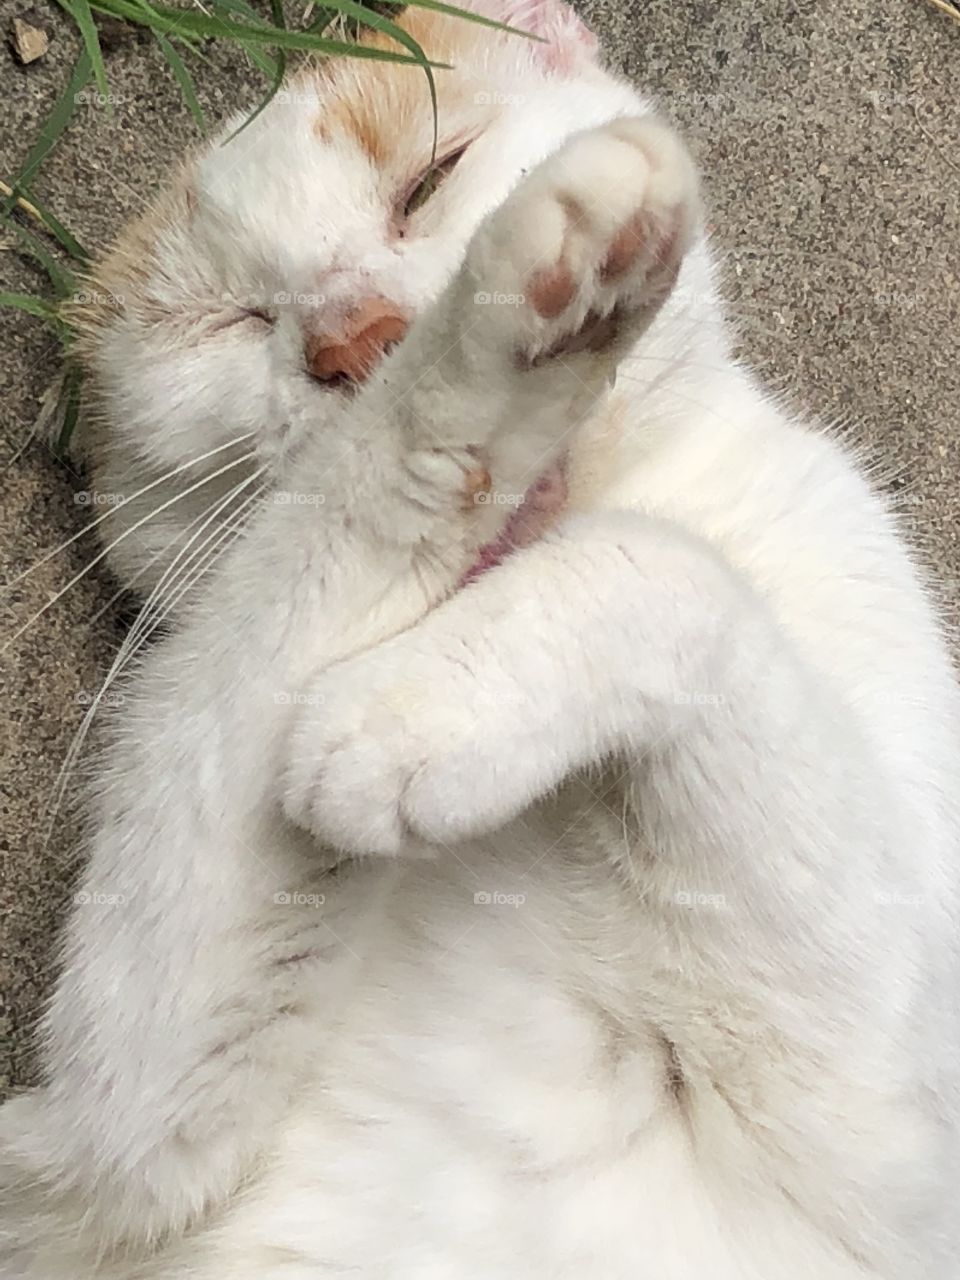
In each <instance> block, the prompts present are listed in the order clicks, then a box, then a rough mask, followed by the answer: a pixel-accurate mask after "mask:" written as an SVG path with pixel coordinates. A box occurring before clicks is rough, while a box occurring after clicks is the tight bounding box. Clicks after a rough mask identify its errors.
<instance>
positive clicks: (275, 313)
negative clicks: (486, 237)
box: [79, 0, 637, 589]
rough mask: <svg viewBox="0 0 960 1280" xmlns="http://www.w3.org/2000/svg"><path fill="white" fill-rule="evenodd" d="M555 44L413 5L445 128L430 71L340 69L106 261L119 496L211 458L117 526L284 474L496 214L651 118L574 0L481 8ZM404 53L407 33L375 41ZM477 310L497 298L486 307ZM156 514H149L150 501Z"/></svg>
mask: <svg viewBox="0 0 960 1280" xmlns="http://www.w3.org/2000/svg"><path fill="white" fill-rule="evenodd" d="M474 7H475V8H477V9H478V10H480V11H482V12H483V13H484V14H485V15H486V16H489V17H493V18H495V19H497V20H499V21H505V22H508V23H512V24H514V25H517V26H520V27H523V28H524V29H526V30H531V31H534V32H536V33H538V34H539V35H540V36H541V41H539V42H535V41H531V40H526V39H523V38H521V37H517V36H508V35H504V34H501V33H498V32H495V31H491V30H490V29H488V28H483V27H480V26H479V25H477V24H473V23H468V22H466V21H463V20H461V19H455V18H449V17H444V16H441V15H438V14H436V13H431V12H429V11H426V10H418V9H409V10H407V11H406V14H405V15H404V17H403V19H402V24H403V25H404V26H405V27H406V29H407V30H408V31H409V32H410V33H411V34H412V35H414V36H415V37H416V39H417V40H419V41H420V43H421V44H422V46H423V48H424V49H425V51H426V52H427V54H428V56H430V57H431V58H432V59H433V60H434V61H436V62H448V63H450V64H452V67H453V70H449V71H444V70H438V71H436V73H435V76H436V83H437V92H438V114H439V123H438V129H439V135H438V139H437V150H436V158H437V162H438V167H436V168H434V170H433V171H431V150H432V145H433V114H432V109H431V100H430V94H429V90H428V85H427V81H426V78H425V76H424V74H423V72H422V70H420V69H419V68H416V67H407V66H391V65H389V64H382V63H372V62H363V61H359V60H352V59H350V60H347V59H344V60H340V61H337V62H335V63H328V64H327V65H326V66H325V67H324V68H322V69H320V70H313V71H310V72H308V73H304V74H301V75H300V76H298V77H297V78H296V79H294V80H293V81H291V82H290V83H289V84H288V85H287V86H286V87H285V89H284V90H283V91H282V92H281V93H280V94H279V95H278V96H277V98H276V99H275V100H274V102H273V103H272V104H271V105H270V106H269V107H268V108H267V109H266V110H265V111H264V112H263V113H262V114H261V115H260V116H259V117H258V118H257V119H256V120H255V121H254V122H253V123H252V124H251V125H250V126H249V127H248V128H247V129H245V130H244V131H243V132H241V133H240V134H239V135H238V136H236V137H235V138H233V139H232V140H231V141H229V142H227V143H226V145H222V143H223V139H225V138H227V137H229V135H230V134H231V133H232V132H233V130H234V129H235V128H236V127H237V125H238V124H239V123H240V121H239V120H235V121H232V122H230V123H229V124H228V125H227V126H226V128H225V129H224V131H223V133H222V134H221V135H220V137H219V138H218V139H217V140H216V141H214V142H213V143H211V144H210V145H209V146H208V147H206V149H205V150H203V151H202V152H201V153H199V154H198V155H197V156H196V157H195V158H193V159H191V160H190V161H189V162H188V163H187V164H186V165H185V166H184V167H183V169H182V171H181V173H180V174H179V175H178V176H177V178H176V180H175V182H174V184H173V187H172V189H171V190H170V191H169V192H168V193H166V194H165V195H164V196H163V197H162V198H161V200H160V201H159V202H158V203H157V205H156V206H155V207H154V209H153V210H152V211H151V212H150V213H148V215H147V216H146V217H145V218H144V219H143V220H141V221H140V222H138V223H136V224H134V225H133V226H132V227H130V228H128V229H127V231H126V232H125V233H124V234H123V235H122V236H121V238H120V240H119V242H118V244H117V245H116V246H115V248H114V249H113V250H112V251H111V253H110V254H109V255H108V256H107V258H106V259H105V261H104V262H103V263H102V265H101V267H100V268H99V271H98V274H97V277H96V279H95V281H94V282H93V284H92V285H91V288H90V290H89V292H88V297H89V298H91V299H92V301H89V302H87V303H86V304H85V305H84V307H83V308H82V314H81V315H80V317H79V319H80V323H81V327H82V328H83V330H84V332H85V337H84V339H83V341H82V343H81V350H82V352H83V354H84V356H85V359H86V361H87V363H88V365H89V367H90V369H91V372H92V385H93V388H94V393H95V396H96V401H97V406H98V410H99V412H98V414H97V418H98V422H97V423H96V424H92V425H90V426H89V427H88V428H87V435H86V445H85V451H86V456H87V459H88V461H89V462H90V464H91V467H92V469H93V472H94V479H95V481H96V483H97V485H98V487H99V488H100V489H101V490H108V491H111V492H114V493H116V494H117V500H118V501H119V500H120V499H122V498H123V497H128V496H129V495H130V494H131V493H133V492H135V491H136V490H137V489H138V488H140V487H142V486H143V485H145V484H148V483H151V482H152V481H153V480H154V479H156V478H159V477H160V476H162V475H164V474H165V473H167V472H169V471H171V470H172V469H173V468H175V467H178V466H180V465H182V464H186V463H188V462H189V461H190V460H191V459H193V458H198V457H200V456H201V455H205V454H211V456H210V458H209V459H208V461H207V462H205V463H201V464H199V465H198V466H197V467H196V468H189V469H187V470H185V471H182V472H180V473H179V474H178V475H176V476H175V477H172V478H171V480H170V481H169V483H162V484H159V485H158V486H157V487H156V488H155V489H152V490H151V491H150V493H149V494H148V495H145V498H144V499H143V500H142V501H134V502H131V503H130V504H129V506H128V507H126V508H124V509H123V511H122V512H120V513H118V516H117V523H115V524H114V526H113V528H114V531H115V532H116V531H117V525H118V524H120V525H123V524H126V525H128V526H129V524H130V523H132V522H133V521H134V520H136V519H140V518H141V517H142V516H143V515H144V513H145V511H147V510H148V509H150V508H152V507H156V506H159V505H160V504H161V502H165V501H166V499H167V498H168V497H169V496H170V494H172V493H174V492H181V491H182V490H183V489H184V488H185V487H186V485H187V483H188V482H189V483H190V484H193V483H194V482H195V481H196V480H197V479H198V478H199V477H201V476H203V475H204V474H208V473H209V472H211V471H212V470H214V469H216V468H217V467H218V466H221V465H223V460H224V459H225V458H226V459H230V458H231V457H232V456H233V455H232V454H231V453H230V451H229V450H227V451H224V452H212V451H216V450H220V449H221V446H224V445H227V444H228V442H229V441H231V440H233V439H236V438H238V437H241V436H243V437H246V439H245V441H244V445H243V448H244V449H250V450H252V451H253V452H254V455H255V456H254V457H253V458H252V459H251V460H250V461H249V463H246V464H244V466H245V467H247V468H248V469H252V468H253V467H254V466H255V465H257V464H265V465H266V466H267V467H268V469H269V468H270V467H272V466H274V465H276V462H277V458H278V454H279V453H281V452H282V451H283V450H284V449H287V448H290V447H295V446H296V443H297V441H298V440H299V439H301V438H302V436H303V433H304V432H308V431H309V432H312V431H329V430H335V429H336V420H337V416H338V413H340V412H341V411H342V406H343V403H344V397H345V396H347V395H349V394H351V391H352V389H353V388H354V387H355V385H356V382H357V381H358V380H360V379H362V378H363V377H364V376H366V375H367V374H368V373H369V371H370V370H371V369H372V368H373V367H374V366H375V364H376V362H377V360H378V358H379V357H380V356H381V355H382V353H383V351H384V350H385V349H386V348H388V346H389V345H390V344H391V343H393V342H395V341H397V340H399V339H401V338H402V336H403V333H404V331H405V328H406V326H407V325H408V323H409V321H410V319H411V318H412V317H413V316H415V315H416V314H417V312H418V311H420V310H421V309H422V308H423V307H424V305H425V304H426V303H428V302H429V301H430V300H431V299H432V298H434V297H435V296H436V295H437V294H438V292H439V291H440V290H441V289H442V287H443V285H444V284H445V282H446V281H447V280H448V279H449V277H450V276H451V275H452V273H453V272H454V271H455V270H456V269H457V267H458V266H459V265H460V263H461V261H462V259H463V256H464V252H465V249H466V246H467V243H468V241H469V239H470V236H471V234H472V232H473V231H474V229H475V228H476V226H477V225H478V223H479V222H480V220H481V219H482V218H483V216H484V215H485V214H486V213H487V212H488V211H489V210H490V209H492V208H494V207H495V206H496V205H498V204H499V203H500V202H501V201H502V200H503V199H504V197H505V196H506V195H507V193H508V192H509V190H510V189H511V188H512V186H513V185H514V184H515V183H516V182H517V181H518V179H519V178H520V177H521V176H522V174H523V173H524V172H525V171H526V170H527V169H528V168H529V167H530V166H532V165H534V164H536V163H537V162H538V161H539V160H541V159H542V158H543V157H544V156H546V155H547V154H549V153H550V152H551V151H553V150H555V149H556V148H557V147H558V145H559V144H560V143H561V142H562V141H563V140H564V139H565V138H566V137H567V136H569V135H570V134H571V133H573V132H576V131H577V130H579V129H583V128H587V127H590V126H592V125H595V124H598V123H601V122H603V121H604V120H607V119H610V118H612V117H613V116H615V115H617V114H620V113H623V112H626V111H632V112H635V111H636V109H637V102H636V97H635V95H634V94H633V92H632V91H631V90H630V89H629V88H627V87H626V86H625V85H623V84H622V83H621V82H619V81H617V80H615V79H613V78H612V77H610V76H608V75H607V74H606V73H605V72H603V71H602V70H601V69H600V67H599V66H598V64H597V61H596V57H595V47H594V41H593V39H592V37H591V36H590V34H589V33H588V32H587V31H586V29H585V28H584V27H583V25H582V23H581V22H580V21H579V19H577V18H576V17H575V16H574V15H573V13H572V11H571V10H570V9H568V8H567V7H566V6H565V5H563V4H561V3H559V2H558V0H475V3H474ZM377 43H380V44H382V45H383V46H384V47H389V48H391V49H394V48H396V46H395V45H393V44H392V42H390V41H387V40H384V39H380V38H378V39H377ZM478 305H483V304H482V303H480V304H478ZM243 474H244V472H243V468H242V467H241V468H239V469H236V470H231V471H229V472H227V473H225V475H224V476H223V477H221V478H220V479H219V480H217V481H215V482H213V483H211V484H210V485H208V486H200V487H199V488H198V489H197V491H196V492H195V493H193V494H191V495H190V496H189V497H188V498H187V499H185V500H184V501H182V502H176V503H173V504H171V505H170V506H169V507H167V508H165V509H164V511H163V512H162V514H161V516H159V517H157V519H156V520H154V521H149V522H147V523H146V524H145V525H144V526H142V527H141V528H139V529H138V530H137V531H136V533H135V535H133V536H131V537H128V538H126V539H124V541H123V542H122V543H121V544H120V545H119V546H118V548H117V551H116V553H115V554H114V555H113V558H112V559H113V565H114V568H115V570H116V571H117V572H118V573H119V574H120V576H121V578H123V579H124V580H129V579H130V578H131V577H132V576H134V575H136V574H139V575H141V576H140V581H139V582H138V587H139V588H141V589H142V588H144V587H149V586H150V585H152V583H153V581H155V580H156V577H157V575H158V573H159V572H160V570H161V569H162V567H163V564H164V562H165V557H164V556H162V555H161V556H160V558H159V560H158V561H157V562H156V567H155V568H148V569H146V571H144V566H145V565H146V563H147V561H148V560H149V558H150V556H153V555H156V554H158V553H160V552H161V551H162V548H163V546H165V545H166V543H168V542H169V541H170V539H171V537H172V536H174V535H178V534H180V533H182V532H183V531H184V530H186V529H187V526H188V525H189V524H190V522H191V521H195V520H196V518H197V514H198V512H200V511H202V510H204V509H206V508H207V507H209V506H210V504H211V503H212V501H213V500H214V499H215V498H216V497H217V496H218V495H220V494H224V493H225V492H226V491H227V487H228V486H230V485H233V484H235V483H236V482H237V481H238V480H239V479H240V478H241V477H242V475H243ZM147 502H149V504H150V507H149V508H148V507H147V506H145V505H144V504H145V503H147Z"/></svg>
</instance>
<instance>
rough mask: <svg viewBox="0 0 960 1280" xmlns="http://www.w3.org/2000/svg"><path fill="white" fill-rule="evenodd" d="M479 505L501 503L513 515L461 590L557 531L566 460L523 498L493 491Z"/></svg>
mask: <svg viewBox="0 0 960 1280" xmlns="http://www.w3.org/2000/svg"><path fill="white" fill-rule="evenodd" d="M477 501H486V502H490V503H501V504H503V505H504V506H506V507H509V508H510V514H509V516H508V517H507V520H506V522H505V523H504V525H503V527H502V528H501V530H500V532H499V534H498V535H497V536H496V538H494V539H493V540H492V541H491V542H486V543H484V545H483V546H482V547H481V548H480V550H479V551H478V552H477V558H476V560H475V561H474V562H473V564H472V565H471V566H470V568H469V569H468V570H467V572H466V573H465V574H464V575H463V578H462V579H461V580H460V586H461V587H465V586H466V585H467V583H469V582H473V581H474V579H475V578H479V577H480V575H481V574H483V573H486V572H487V570H488V569H494V568H496V566H497V565H498V564H502V563H503V561H504V560H506V559H507V557H508V556H510V555H512V554H513V552H514V551H520V550H522V549H523V548H524V547H529V546H531V545H532V544H533V543H534V542H538V541H539V540H540V539H541V538H542V537H543V536H544V534H546V533H547V532H548V531H549V530H550V529H551V528H553V526H554V524H556V521H557V517H558V516H559V515H560V512H561V511H562V510H563V508H564V505H565V503H566V501H567V471H566V459H565V458H561V459H560V460H559V461H558V462H554V463H552V464H551V465H550V466H549V467H548V468H547V469H546V471H544V472H543V473H542V475H540V477H539V478H538V479H537V480H535V481H534V483H533V484H532V485H531V486H530V487H529V489H527V491H526V492H525V493H523V494H503V493H498V492H497V491H496V490H492V491H490V492H489V493H488V494H486V495H485V496H484V495H478V497H477Z"/></svg>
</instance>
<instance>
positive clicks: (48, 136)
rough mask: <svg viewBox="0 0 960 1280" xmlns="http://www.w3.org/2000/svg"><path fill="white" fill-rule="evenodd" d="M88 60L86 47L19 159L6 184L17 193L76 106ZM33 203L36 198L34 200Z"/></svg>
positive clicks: (87, 75) (10, 204) (8, 204)
mask: <svg viewBox="0 0 960 1280" xmlns="http://www.w3.org/2000/svg"><path fill="white" fill-rule="evenodd" d="M90 71H91V62H90V55H89V53H87V51H86V49H84V51H83V52H82V53H81V54H80V57H79V58H78V59H77V63H76V66H75V67H74V68H73V73H72V75H71V76H70V80H69V82H68V83H67V87H66V89H64V91H63V93H62V94H61V95H60V98H59V99H58V100H57V104H56V106H55V107H54V108H53V110H52V111H51V113H50V115H49V117H48V118H47V120H46V123H45V124H44V125H43V128H42V129H41V130H40V136H39V137H38V138H37V140H36V142H35V143H34V144H33V146H32V147H31V148H30V150H29V152H28V153H27V158H26V160H24V162H23V167H22V168H21V170H20V172H19V173H18V174H17V176H16V178H14V179H13V180H12V181H11V183H10V185H11V187H13V190H14V192H15V193H17V194H22V193H24V191H25V187H26V185H27V183H29V181H30V179H31V178H32V177H33V175H34V173H35V172H36V171H37V169H38V168H39V167H40V164H41V163H42V161H43V160H44V159H46V157H47V156H48V155H49V153H50V152H51V151H52V150H53V148H54V146H56V143H57V140H58V139H59V138H60V135H61V134H62V133H63V131H64V129H66V127H67V125H68V124H69V123H70V119H71V117H72V115H73V113H74V110H75V109H76V105H77V94H78V93H79V92H80V90H81V89H82V88H83V87H84V85H85V84H86V83H87V81H88V80H89V79H90ZM13 203H14V197H11V198H10V199H8V200H7V201H6V202H5V204H4V207H3V212H4V214H7V213H9V212H10V210H11V208H12V207H13ZM34 203H36V202H34Z"/></svg>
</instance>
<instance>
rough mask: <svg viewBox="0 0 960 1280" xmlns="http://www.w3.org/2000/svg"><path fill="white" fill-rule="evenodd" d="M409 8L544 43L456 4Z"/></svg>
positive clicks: (439, 0)
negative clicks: (429, 11) (461, 19)
mask: <svg viewBox="0 0 960 1280" xmlns="http://www.w3.org/2000/svg"><path fill="white" fill-rule="evenodd" d="M323 3H324V4H325V5H329V6H330V7H331V8H334V7H336V5H337V0H323ZM406 3H407V8H410V9H430V10H432V11H433V12H434V13H446V14H449V15H450V17H451V18H463V20H464V21H465V22H476V23H477V24H478V25H479V26H481V27H492V28H493V30H494V31H506V32H507V33H508V34H509V35H511V36H525V37H526V38H527V39H528V40H538V41H540V42H541V43H544V41H543V37H542V36H535V35H534V34H533V32H532V31H524V30H523V29H522V28H521V27H511V26H508V25H507V23H505V22H497V21H496V19H495V18H486V17H484V15H483V14H482V13H474V12H473V11H472V10H470V9H459V8H457V6H456V5H454V4H444V3H443V0H406Z"/></svg>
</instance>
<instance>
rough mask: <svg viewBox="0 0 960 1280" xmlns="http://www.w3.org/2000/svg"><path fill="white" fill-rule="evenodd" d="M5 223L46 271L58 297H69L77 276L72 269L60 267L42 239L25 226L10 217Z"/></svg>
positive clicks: (25, 251)
mask: <svg viewBox="0 0 960 1280" xmlns="http://www.w3.org/2000/svg"><path fill="white" fill-rule="evenodd" d="M7 225H8V226H9V227H10V228H11V229H12V230H13V231H14V233H15V234H16V235H17V236H18V237H19V239H20V242H21V245H22V247H23V252H24V253H26V254H28V255H29V256H30V257H31V258H33V259H34V261H35V262H37V263H39V264H40V266H41V268H42V269H43V271H44V272H45V273H46V275H47V278H48V279H49V281H50V284H51V285H52V286H53V291H54V293H55V294H56V296H57V297H58V298H69V297H70V296H71V295H72V294H74V293H76V291H77V278H76V276H75V275H74V274H73V272H72V271H68V270H67V269H66V268H65V267H62V266H61V265H60V263H59V262H57V260H56V258H54V257H53V255H52V254H50V253H48V252H47V249H46V246H45V245H44V244H43V243H42V241H40V240H38V239H37V237H36V236H35V235H34V234H33V233H32V232H31V231H28V230H27V228H26V227H21V226H20V224H19V223H18V222H15V221H14V220H13V219H12V218H11V219H10V220H9V221H8V223H7Z"/></svg>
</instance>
